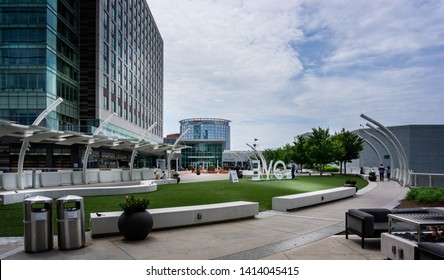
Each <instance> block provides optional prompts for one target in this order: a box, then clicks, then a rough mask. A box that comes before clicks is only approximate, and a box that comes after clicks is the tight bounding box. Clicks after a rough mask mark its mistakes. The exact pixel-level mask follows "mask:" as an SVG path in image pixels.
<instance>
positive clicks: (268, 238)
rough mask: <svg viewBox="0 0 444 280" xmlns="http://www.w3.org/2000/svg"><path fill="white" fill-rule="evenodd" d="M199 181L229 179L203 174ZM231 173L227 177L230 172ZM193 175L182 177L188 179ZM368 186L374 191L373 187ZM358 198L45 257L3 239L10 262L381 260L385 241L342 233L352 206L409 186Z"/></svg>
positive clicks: (382, 202) (101, 242) (108, 240)
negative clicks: (381, 243)
mask: <svg viewBox="0 0 444 280" xmlns="http://www.w3.org/2000/svg"><path fill="white" fill-rule="evenodd" d="M193 175H194V177H196V178H195V179H199V180H207V179H208V178H212V179H213V178H218V179H219V180H220V178H224V177H221V176H213V177H209V176H208V177H207V178H205V177H206V176H202V175H200V176H202V177H200V176H197V175H195V174H193ZM224 175H225V174H224ZM186 178H187V176H182V180H183V181H184V180H185V181H186V180H187V179H186ZM367 188H368V189H367ZM367 188H365V189H364V190H362V191H360V193H358V194H357V195H356V196H355V197H353V198H348V199H343V200H340V201H335V202H330V203H326V204H321V205H317V206H311V207H307V208H303V209H300V210H297V211H294V212H279V211H266V212H261V213H260V214H259V215H257V217H256V218H254V219H248V220H241V221H235V222H227V223H219V224H212V225H203V226H198V227H188V228H180V229H170V230H163V231H154V232H152V233H151V234H150V235H149V236H148V238H147V239H146V240H142V241H137V242H128V241H126V240H124V239H123V237H122V236H112V237H103V238H94V239H92V238H90V237H89V236H88V235H89V234H88V235H87V246H86V247H84V248H81V249H77V250H71V251H60V250H58V249H57V242H55V243H54V244H55V248H54V249H53V250H51V251H49V252H44V253H26V252H24V251H23V237H19V238H0V253H1V256H0V258H1V259H4V260H90V259H100V260H148V259H152V260H211V259H267V260H271V259H273V260H276V259H281V260H304V259H305V260H314V259H316V260H329V259H333V260H349V259H354V260H359V259H364V260H370V259H371V260H377V259H384V257H383V256H382V255H381V254H380V249H379V247H378V246H379V239H375V240H370V239H369V240H368V241H367V240H366V249H365V250H363V249H361V248H360V239H359V238H357V237H354V236H353V235H351V236H350V239H349V240H346V239H345V236H343V235H336V234H338V233H340V232H341V231H343V230H344V216H345V211H347V210H348V209H349V208H365V207H388V208H392V207H394V206H395V205H396V204H397V202H398V201H399V200H400V199H402V198H403V197H404V195H405V193H406V192H407V191H408V189H407V188H404V187H401V186H400V185H399V184H398V183H396V182H382V183H373V184H370V185H369V186H368V187H367Z"/></svg>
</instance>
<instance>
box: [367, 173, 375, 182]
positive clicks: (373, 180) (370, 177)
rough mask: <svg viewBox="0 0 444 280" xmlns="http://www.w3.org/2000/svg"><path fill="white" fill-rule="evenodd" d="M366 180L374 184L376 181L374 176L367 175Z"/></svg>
mask: <svg viewBox="0 0 444 280" xmlns="http://www.w3.org/2000/svg"><path fill="white" fill-rule="evenodd" d="M368 180H369V181H372V182H375V181H376V175H368Z"/></svg>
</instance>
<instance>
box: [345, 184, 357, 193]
mask: <svg viewBox="0 0 444 280" xmlns="http://www.w3.org/2000/svg"><path fill="white" fill-rule="evenodd" d="M344 187H348V188H355V190H356V192H358V187H357V186H356V184H345V185H344Z"/></svg>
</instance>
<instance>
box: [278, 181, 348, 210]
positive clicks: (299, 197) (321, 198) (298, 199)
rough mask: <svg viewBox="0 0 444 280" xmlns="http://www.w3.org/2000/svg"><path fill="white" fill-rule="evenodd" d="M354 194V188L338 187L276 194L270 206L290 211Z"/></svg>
mask: <svg viewBox="0 0 444 280" xmlns="http://www.w3.org/2000/svg"><path fill="white" fill-rule="evenodd" d="M355 194H356V189H355V188H351V187H339V188H333V189H328V190H321V191H314V192H308V193H301V194H293V195H285V196H277V197H273V198H272V208H273V210H278V211H291V210H295V209H298V208H302V207H306V206H310V205H315V204H320V203H325V202H330V201H334V200H338V199H343V198H346V197H350V196H354V195H355Z"/></svg>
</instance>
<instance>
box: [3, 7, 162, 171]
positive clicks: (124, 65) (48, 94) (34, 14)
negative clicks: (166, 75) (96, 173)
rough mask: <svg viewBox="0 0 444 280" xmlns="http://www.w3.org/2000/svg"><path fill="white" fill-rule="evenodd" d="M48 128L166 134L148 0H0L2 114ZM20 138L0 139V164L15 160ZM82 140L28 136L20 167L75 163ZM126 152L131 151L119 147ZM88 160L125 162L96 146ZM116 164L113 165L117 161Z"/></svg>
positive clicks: (158, 52) (158, 137)
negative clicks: (55, 141) (38, 121)
mask: <svg viewBox="0 0 444 280" xmlns="http://www.w3.org/2000/svg"><path fill="white" fill-rule="evenodd" d="M59 97H61V98H63V103H62V104H60V105H59V106H58V107H57V108H56V109H55V110H54V111H53V112H51V113H50V114H49V115H48V116H47V117H46V118H45V120H44V121H43V122H42V123H41V124H40V125H42V126H47V127H49V128H51V129H54V130H60V131H75V132H82V133H87V134H92V133H94V131H95V130H96V129H97V128H98V127H99V126H100V124H102V123H103V122H104V121H105V120H106V119H108V117H109V116H110V115H112V114H113V113H115V116H114V117H113V118H112V119H111V121H110V123H108V125H107V126H105V127H104V129H102V131H101V133H102V134H105V135H106V136H108V137H113V138H127V139H128V138H130V139H134V140H137V139H138V138H139V137H140V135H142V134H143V133H144V132H145V131H146V130H147V129H148V128H149V127H151V126H152V125H153V124H154V123H155V124H156V125H155V126H153V129H152V131H151V133H147V134H146V137H147V138H148V141H152V142H156V143H161V142H162V136H163V40H162V37H161V35H160V33H159V30H158V28H157V26H156V23H155V22H154V19H153V16H152V14H151V12H150V9H149V7H148V4H147V2H146V1H145V0H120V1H119V0H1V1H0V119H6V120H10V121H15V122H17V123H20V124H27V125H29V124H32V123H33V122H34V120H35V119H36V118H37V116H38V115H39V114H40V113H41V112H42V111H44V110H45V109H46V108H47V107H48V106H49V105H50V104H52V103H53V102H54V101H55V100H56V99H57V98H59ZM19 149H20V143H17V141H16V140H14V139H12V140H11V141H9V142H8V139H2V143H1V144H0V167H1V166H3V165H7V166H10V167H14V166H16V162H17V157H18V150H19ZM83 150H84V145H83V146H82V145H72V146H62V145H53V144H52V145H48V144H47V143H32V144H31V149H30V152H29V153H27V155H26V159H25V167H27V166H28V167H39V166H46V167H76V166H79V164H81V158H82V152H83ZM126 153H128V152H126ZM91 158H92V159H93V160H92V161H94V162H95V164H94V165H92V166H98V167H100V166H104V167H114V166H116V164H113V165H111V166H108V165H106V164H105V165H103V164H101V163H105V162H107V161H109V159H113V162H114V163H116V162H117V161H119V162H128V155H126V154H125V152H123V151H107V150H106V148H102V147H99V148H97V149H95V150H94V153H93V154H92V157H91ZM117 165H118V164H117Z"/></svg>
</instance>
